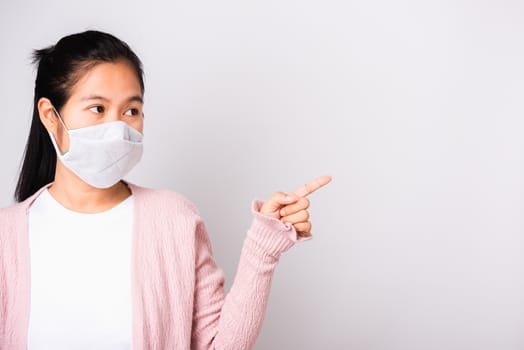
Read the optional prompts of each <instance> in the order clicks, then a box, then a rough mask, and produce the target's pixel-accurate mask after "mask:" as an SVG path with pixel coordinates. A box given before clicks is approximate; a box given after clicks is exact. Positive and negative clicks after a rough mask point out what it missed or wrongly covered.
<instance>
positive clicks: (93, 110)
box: [89, 106, 104, 113]
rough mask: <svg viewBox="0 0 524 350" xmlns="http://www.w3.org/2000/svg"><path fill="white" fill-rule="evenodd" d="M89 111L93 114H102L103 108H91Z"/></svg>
mask: <svg viewBox="0 0 524 350" xmlns="http://www.w3.org/2000/svg"><path fill="white" fill-rule="evenodd" d="M89 110H90V111H91V112H95V113H104V106H93V107H91V108H89Z"/></svg>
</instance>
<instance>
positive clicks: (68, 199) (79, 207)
mask: <svg viewBox="0 0 524 350" xmlns="http://www.w3.org/2000/svg"><path fill="white" fill-rule="evenodd" d="M49 193H50V194H51V195H52V196H53V197H54V198H55V199H56V200H57V201H58V202H59V203H60V204H62V205H63V206H64V207H66V208H67V209H70V210H73V211H76V212H80V213H100V212H103V211H106V210H109V209H111V208H113V207H114V206H116V205H117V204H119V203H120V202H122V201H123V200H125V199H126V198H127V197H129V196H130V195H131V191H130V190H129V188H128V187H127V185H126V184H125V183H124V182H123V181H119V182H117V183H116V184H115V185H113V186H111V187H109V188H96V187H93V186H91V185H89V184H87V183H85V182H84V181H83V180H82V179H80V178H79V177H78V176H76V175H75V174H74V173H72V172H71V171H70V170H69V169H67V168H66V167H64V166H63V165H62V163H61V162H60V161H59V160H58V161H57V164H56V171H55V181H54V182H53V184H52V185H51V186H50V187H49Z"/></svg>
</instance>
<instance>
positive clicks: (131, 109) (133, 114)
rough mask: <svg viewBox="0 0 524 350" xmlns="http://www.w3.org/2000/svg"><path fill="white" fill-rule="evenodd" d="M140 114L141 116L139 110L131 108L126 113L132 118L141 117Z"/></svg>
mask: <svg viewBox="0 0 524 350" xmlns="http://www.w3.org/2000/svg"><path fill="white" fill-rule="evenodd" d="M139 114H140V111H139V110H138V108H130V109H128V110H127V111H126V113H125V115H132V116H135V115H139Z"/></svg>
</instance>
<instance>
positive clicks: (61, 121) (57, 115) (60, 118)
mask: <svg viewBox="0 0 524 350" xmlns="http://www.w3.org/2000/svg"><path fill="white" fill-rule="evenodd" d="M52 107H53V111H55V114H56V117H57V118H58V120H60V123H62V125H63V126H64V128H65V129H66V130H67V131H69V129H68V128H67V126H66V125H65V123H64V120H63V119H62V117H61V116H60V113H58V111H57V110H56V108H55V106H52Z"/></svg>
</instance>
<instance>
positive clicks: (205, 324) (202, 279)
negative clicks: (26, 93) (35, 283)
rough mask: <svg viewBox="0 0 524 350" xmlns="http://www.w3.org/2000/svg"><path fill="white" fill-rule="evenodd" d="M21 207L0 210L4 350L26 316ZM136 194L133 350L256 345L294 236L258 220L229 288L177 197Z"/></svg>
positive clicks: (255, 205) (200, 225) (138, 190)
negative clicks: (279, 264) (279, 269)
mask: <svg viewBox="0 0 524 350" xmlns="http://www.w3.org/2000/svg"><path fill="white" fill-rule="evenodd" d="M48 186H49V185H47V186H44V187H43V188H42V189H40V190H39V191H38V192H37V193H35V194H34V195H33V196H31V197H30V198H28V199H27V200H25V201H23V202H21V203H17V204H15V205H14V206H12V207H9V208H5V209H0V349H2V350H3V349H9V350H15V349H26V348H27V332H28V326H29V312H30V305H29V304H30V280H31V279H30V261H29V259H30V255H29V237H28V220H27V213H28V208H29V207H30V205H31V203H32V202H33V201H34V199H35V198H36V197H37V196H38V194H39V193H40V192H41V191H42V190H44V189H45V188H46V187H48ZM129 187H130V189H131V191H132V193H133V195H134V203H135V204H134V205H135V208H134V228H133V244H132V337H133V349H223V350H234V349H238V350H246V349H250V348H252V347H253V345H254V343H255V341H256V338H257V336H258V334H259V332H260V328H261V325H262V321H263V319H264V314H265V310H266V305H267V301H268V296H269V290H270V287H271V277H272V275H273V272H274V270H275V267H276V265H277V262H278V260H279V257H280V255H281V254H282V253H283V252H284V251H286V250H288V249H289V248H290V247H291V246H293V245H294V244H295V243H296V242H297V241H301V240H304V239H303V238H299V237H298V236H297V233H296V231H295V229H294V227H293V226H291V225H284V224H283V223H282V222H280V221H279V220H277V219H275V218H271V217H268V216H264V215H262V214H260V213H259V209H260V206H261V205H262V203H263V202H262V201H260V200H256V199H255V200H253V202H252V208H251V210H252V213H253V221H252V223H251V227H250V228H249V230H248V231H247V236H246V239H245V241H244V245H243V248H242V253H241V256H240V261H239V265H238V271H237V274H236V276H235V280H234V282H233V285H232V287H231V290H230V291H229V293H228V294H227V295H225V293H224V275H223V273H222V271H221V270H220V269H219V267H218V266H217V265H216V263H215V261H214V259H213V255H212V250H211V245H210V241H209V237H208V234H207V231H206V227H205V225H204V222H203V221H202V218H201V217H200V216H199V213H198V210H197V208H196V207H195V205H194V204H193V203H192V202H190V201H189V200H188V199H186V198H185V197H183V196H182V195H181V194H179V193H177V192H173V191H163V190H153V189H148V188H144V187H140V186H137V185H133V184H129Z"/></svg>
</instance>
